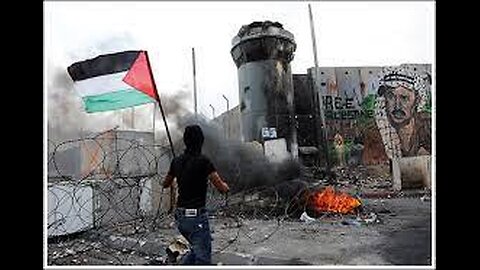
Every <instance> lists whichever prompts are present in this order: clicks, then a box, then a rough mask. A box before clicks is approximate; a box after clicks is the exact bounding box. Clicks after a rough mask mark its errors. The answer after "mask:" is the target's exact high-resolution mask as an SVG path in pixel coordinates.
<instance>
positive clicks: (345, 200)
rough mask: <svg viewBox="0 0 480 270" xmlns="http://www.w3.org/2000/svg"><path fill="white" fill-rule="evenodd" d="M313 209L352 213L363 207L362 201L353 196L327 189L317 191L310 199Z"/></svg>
mask: <svg viewBox="0 0 480 270" xmlns="http://www.w3.org/2000/svg"><path fill="white" fill-rule="evenodd" d="M310 200H311V201H310V202H311V204H312V206H313V208H314V209H315V210H316V211H318V212H334V213H342V214H346V213H350V212H352V211H353V210H354V209H355V208H357V207H358V206H360V205H361V203H360V201H359V200H357V199H355V198H353V197H352V196H350V195H348V194H346V193H342V192H337V193H336V192H335V190H334V189H333V187H331V186H330V187H326V188H325V189H324V190H323V191H321V192H320V191H317V192H315V193H314V194H313V195H312V196H311V197H310Z"/></svg>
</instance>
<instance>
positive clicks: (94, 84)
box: [75, 71, 132, 97]
mask: <svg viewBox="0 0 480 270" xmlns="http://www.w3.org/2000/svg"><path fill="white" fill-rule="evenodd" d="M127 72H128V71H124V72H119V73H113V74H109V75H103V76H98V77H93V78H91V79H86V80H81V81H76V82H75V89H76V90H77V92H78V94H79V95H80V96H81V97H88V96H96V95H101V94H106V93H110V92H114V91H118V90H124V89H131V88H132V87H131V86H130V85H128V84H126V83H125V82H124V81H122V79H123V78H124V77H125V75H127Z"/></svg>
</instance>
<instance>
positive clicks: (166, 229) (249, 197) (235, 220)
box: [47, 131, 308, 265]
mask: <svg viewBox="0 0 480 270" xmlns="http://www.w3.org/2000/svg"><path fill="white" fill-rule="evenodd" d="M48 148H49V155H48V190H47V208H48V211H47V219H48V224H47V230H48V257H47V258H48V264H49V265H78V264H83V265H96V264H117V265H141V264H148V263H151V261H152V260H153V261H155V260H157V264H161V263H163V262H164V258H165V257H166V255H167V254H166V253H165V248H166V247H167V246H168V245H170V244H171V243H172V241H173V240H174V239H176V238H177V237H178V236H179V233H178V232H177V231H176V226H175V223H174V218H173V214H172V212H171V210H172V205H171V202H172V198H171V192H170V189H163V188H162V187H161V182H162V181H163V179H164V177H165V175H166V173H167V171H168V168H169V165H170V161H171V159H172V154H171V152H170V148H169V147H167V146H166V145H155V144H154V143H153V139H152V138H151V137H150V135H149V134H148V133H141V132H126V131H125V132H117V131H108V132H104V133H101V134H96V135H92V136H87V137H85V138H81V139H75V140H68V141H64V142H61V143H55V142H53V141H49V146H48ZM229 177H230V178H232V179H228V180H227V181H229V184H230V185H231V187H232V189H233V190H235V192H234V193H232V194H229V195H228V196H225V195H224V194H220V193H219V192H218V191H216V190H215V189H214V188H213V186H209V187H208V194H207V204H206V207H207V209H208V210H209V215H210V220H211V224H212V226H211V227H212V232H213V236H214V238H215V241H214V242H213V252H221V251H227V250H229V251H234V250H236V248H235V246H236V245H238V244H239V243H241V244H242V245H245V244H247V245H250V244H251V245H255V244H259V243H264V242H268V241H269V238H270V237H271V236H272V235H274V234H275V233H277V232H278V230H279V228H280V226H282V223H283V222H285V221H287V220H289V219H290V218H292V217H293V216H297V217H298V215H299V214H298V211H299V209H301V208H302V207H304V205H301V203H300V200H299V198H301V196H304V195H305V194H304V193H305V192H306V191H307V190H308V188H307V186H306V184H305V183H303V182H301V181H289V182H285V183H283V184H280V185H268V186H262V185H258V186H255V187H243V186H237V187H236V186H235V185H237V184H239V181H238V180H239V179H238V178H239V177H240V172H239V169H238V168H237V171H236V173H233V174H230V175H229ZM251 220H255V221H258V222H262V221H266V222H268V223H265V224H264V225H263V226H260V227H258V226H256V227H255V228H258V229H252V227H249V226H248V223H249V222H250V221H251ZM272 221H273V222H272Z"/></svg>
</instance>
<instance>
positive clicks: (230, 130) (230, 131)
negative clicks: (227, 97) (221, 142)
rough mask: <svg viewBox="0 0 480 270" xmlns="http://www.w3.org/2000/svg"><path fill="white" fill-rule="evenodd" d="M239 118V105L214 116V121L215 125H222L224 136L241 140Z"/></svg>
mask: <svg viewBox="0 0 480 270" xmlns="http://www.w3.org/2000/svg"><path fill="white" fill-rule="evenodd" d="M241 119H242V118H241V114H240V106H235V107H234V108H233V109H230V111H228V112H224V113H222V114H221V115H220V116H218V117H217V118H215V120H214V121H215V123H216V124H217V125H219V126H220V127H222V129H223V132H224V137H225V138H227V139H229V140H238V141H243V138H242V132H241V129H240V128H241V124H240V122H241Z"/></svg>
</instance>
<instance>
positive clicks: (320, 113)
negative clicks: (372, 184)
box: [308, 4, 331, 178]
mask: <svg viewBox="0 0 480 270" xmlns="http://www.w3.org/2000/svg"><path fill="white" fill-rule="evenodd" d="M308 14H309V18H310V32H311V35H312V47H313V59H314V62H315V63H314V64H315V71H314V74H315V80H314V83H313V85H314V89H315V91H316V93H317V95H318V114H317V116H319V117H320V121H321V123H320V124H321V126H320V129H321V131H322V134H323V141H324V148H325V161H326V163H327V164H326V165H327V168H326V171H327V178H330V171H331V164H330V156H329V153H328V150H329V149H328V134H327V132H328V130H327V125H326V123H325V113H324V108H323V98H322V91H321V90H320V84H319V82H318V81H319V79H320V78H319V75H318V59H317V42H316V40H315V39H316V38H315V27H314V23H313V14H312V7H311V6H310V4H308ZM315 122H316V123H317V129H318V119H317V120H316V121H315ZM317 134H318V133H317ZM319 137H320V136H318V135H317V140H318V141H319V144H320V139H319Z"/></svg>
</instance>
